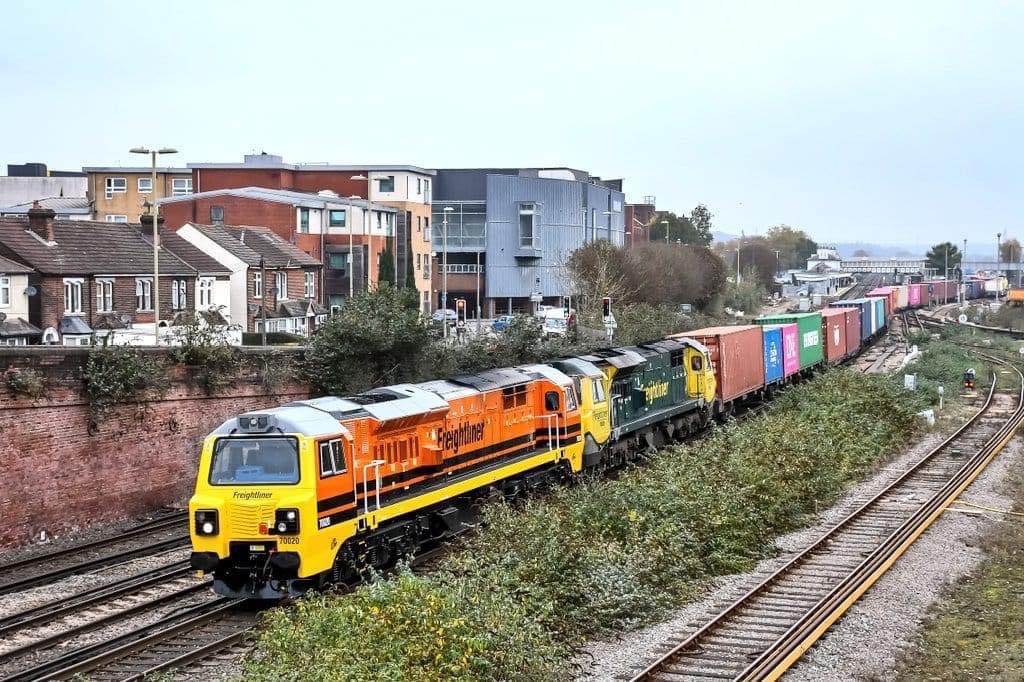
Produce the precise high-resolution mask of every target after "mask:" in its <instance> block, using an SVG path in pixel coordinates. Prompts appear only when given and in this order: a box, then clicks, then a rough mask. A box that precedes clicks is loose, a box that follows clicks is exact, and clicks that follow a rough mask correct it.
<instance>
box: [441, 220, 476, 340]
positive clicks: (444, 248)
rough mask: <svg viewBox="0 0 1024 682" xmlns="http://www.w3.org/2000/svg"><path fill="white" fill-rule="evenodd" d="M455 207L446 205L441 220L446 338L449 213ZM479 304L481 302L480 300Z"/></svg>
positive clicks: (442, 286) (443, 307) (442, 291)
mask: <svg viewBox="0 0 1024 682" xmlns="http://www.w3.org/2000/svg"><path fill="white" fill-rule="evenodd" d="M454 210H455V209H454V208H452V207H451V206H445V207H444V219H442V220H441V228H442V231H441V310H442V311H443V312H442V313H441V315H442V316H443V317H444V325H443V329H444V332H443V333H444V338H446V339H447V338H448V214H449V213H451V212H452V211H454ZM478 305H479V302H478Z"/></svg>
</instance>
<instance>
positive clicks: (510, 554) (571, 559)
mask: <svg viewBox="0 0 1024 682" xmlns="http://www.w3.org/2000/svg"><path fill="white" fill-rule="evenodd" d="M914 412H915V409H914V407H913V406H912V405H909V404H908V403H907V401H906V400H905V395H904V392H903V391H902V389H901V388H898V387H897V386H895V385H894V384H893V383H892V382H891V380H889V379H888V378H886V377H881V376H865V375H861V374H858V373H854V372H852V371H849V370H833V371H829V372H828V373H827V374H825V375H824V376H823V377H821V378H820V379H818V380H816V381H814V382H811V383H808V384H805V385H803V386H799V387H795V388H793V389H791V390H790V391H788V392H787V393H786V394H784V396H783V397H781V398H780V399H779V401H778V402H777V403H776V404H774V405H773V406H772V407H771V408H770V409H769V410H768V411H767V412H766V413H765V414H763V415H761V416H758V417H755V418H753V419H750V420H748V421H745V422H743V423H740V424H736V423H733V424H730V425H728V426H725V427H721V428H718V429H716V430H715V431H714V432H713V433H712V434H711V435H710V436H709V437H707V438H704V439H702V440H700V441H697V442H696V443H693V444H690V445H685V446H678V447H674V448H670V449H667V450H666V451H664V452H663V453H662V454H660V455H659V456H658V457H656V458H655V459H654V460H653V461H652V462H651V463H650V464H648V465H647V466H643V467H639V468H632V469H628V470H626V471H624V472H623V473H622V474H621V475H620V476H619V477H618V478H617V479H616V480H611V479H597V480H590V481H586V482H584V483H581V484H580V485H576V486H573V487H569V488H564V489H561V490H558V491H556V492H555V493H553V494H551V495H550V496H548V497H546V498H541V499H532V500H529V501H527V502H526V503H524V504H523V505H522V506H521V507H520V508H513V507H510V506H508V505H503V504H498V505H493V506H490V507H487V508H486V509H485V510H484V515H485V524H484V526H483V529H482V530H481V531H479V532H478V533H476V534H474V535H471V536H469V537H468V538H466V539H465V540H464V541H463V543H462V547H461V548H460V549H459V550H458V551H456V552H453V553H452V554H451V555H449V556H448V557H447V558H446V559H444V560H443V561H442V563H441V565H440V567H439V568H438V570H437V571H436V572H435V573H433V574H431V575H429V576H423V577H413V576H409V575H403V576H401V577H400V578H399V579H398V580H396V581H392V582H390V583H387V582H385V583H377V584H374V585H370V586H364V587H361V588H359V589H357V590H356V592H355V594H354V595H349V596H345V597H340V598H331V597H326V598H325V597H313V598H311V599H307V600H304V601H303V602H302V605H301V606H300V607H299V608H298V609H297V610H296V611H295V612H294V614H293V615H289V614H288V613H287V612H283V611H277V612H275V613H274V614H273V615H272V616H271V617H270V618H269V620H268V622H267V628H266V630H265V631H264V633H263V634H262V637H261V641H260V644H261V646H260V651H259V654H258V656H257V657H256V658H254V659H253V660H251V661H250V662H249V663H248V664H247V666H246V673H247V675H249V676H252V677H254V678H256V679H276V678H279V677H292V678H295V677H296V675H298V673H297V672H296V671H299V670H301V671H302V673H303V675H306V673H307V670H309V668H308V667H304V666H308V665H315V666H316V668H315V671H312V672H310V674H309V675H308V676H309V677H310V678H312V679H352V678H358V677H365V678H367V679H423V680H427V679H528V680H544V679H561V678H564V677H565V676H566V674H567V673H566V671H565V667H564V666H559V665H558V662H559V660H560V659H561V660H564V659H565V658H566V657H568V656H570V655H571V654H572V651H573V649H574V647H575V646H577V645H578V644H579V643H580V642H581V641H582V640H583V639H584V638H587V637H593V636H598V635H603V634H610V633H614V632H619V631H621V630H622V629H626V628H632V627H637V626H639V625H642V624H644V623H646V622H650V621H652V620H655V619H657V618H659V617H661V616H663V615H664V614H665V613H666V612H667V611H669V610H670V609H672V608H676V607H678V606H680V605H681V604H683V603H684V602H686V601H687V600H689V599H692V598H693V596H694V594H695V593H696V592H697V591H698V590H699V589H700V588H701V587H702V585H704V584H705V582H706V581H707V580H708V579H709V578H710V577H712V576H715V575H721V574H724V573H730V572H735V571H738V570H743V569H746V568H749V567H750V566H751V565H752V564H753V562H754V561H755V560H756V559H757V558H759V557H762V556H765V555H766V554H768V553H770V552H771V551H772V546H771V538H772V537H774V536H775V535H777V534H779V533H782V532H786V531H788V530H791V529H793V528H795V527H797V526H798V525H799V524H801V523H802V522H803V521H804V519H805V518H806V516H807V514H809V513H812V512H814V511H815V510H817V509H818V508H820V506H821V505H824V504H827V503H829V502H831V501H832V500H834V499H835V498H836V497H837V496H838V495H839V493H840V492H841V491H842V490H843V488H844V487H845V486H846V484H847V483H848V482H849V481H851V480H852V479H854V478H856V477H858V476H860V475H862V474H863V473H864V472H865V471H867V470H868V469H869V468H870V467H871V466H872V465H873V464H874V463H875V462H876V461H877V460H878V458H879V457H880V456H881V455H882V454H883V453H886V452H888V451H890V450H892V449H893V448H894V447H895V446H896V445H898V444H899V443H901V442H902V441H903V440H904V439H905V438H906V437H907V436H908V435H910V434H911V433H912V432H913V431H914V429H915V428H916V423H917V422H916V420H915V418H914ZM442 628H443V630H444V633H445V636H444V637H442V636H440V633H439V632H438V630H439V629H442ZM309 652H317V654H316V655H315V656H313V657H311V658H310V657H309ZM307 661H311V662H310V663H306V662H307Z"/></svg>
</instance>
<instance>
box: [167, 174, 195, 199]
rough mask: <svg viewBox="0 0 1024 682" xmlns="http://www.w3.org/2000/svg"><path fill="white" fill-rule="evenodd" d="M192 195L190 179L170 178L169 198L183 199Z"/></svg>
mask: <svg viewBox="0 0 1024 682" xmlns="http://www.w3.org/2000/svg"><path fill="white" fill-rule="evenodd" d="M188 194H192V178H171V196H172V197H183V196H186V195H188Z"/></svg>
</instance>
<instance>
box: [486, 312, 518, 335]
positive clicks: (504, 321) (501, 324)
mask: <svg viewBox="0 0 1024 682" xmlns="http://www.w3.org/2000/svg"><path fill="white" fill-rule="evenodd" d="M513 317H514V316H513V315H502V316H501V317H499V318H498V319H496V320H495V321H494V322H492V323H491V329H493V330H494V331H496V332H503V331H505V330H506V329H508V326H509V325H510V324H512V319H513Z"/></svg>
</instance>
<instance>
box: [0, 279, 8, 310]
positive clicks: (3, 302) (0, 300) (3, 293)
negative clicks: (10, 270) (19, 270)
mask: <svg viewBox="0 0 1024 682" xmlns="http://www.w3.org/2000/svg"><path fill="white" fill-rule="evenodd" d="M9 305H11V278H10V277H8V276H7V275H0V306H3V307H5V308H6V307H7V306H9Z"/></svg>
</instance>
